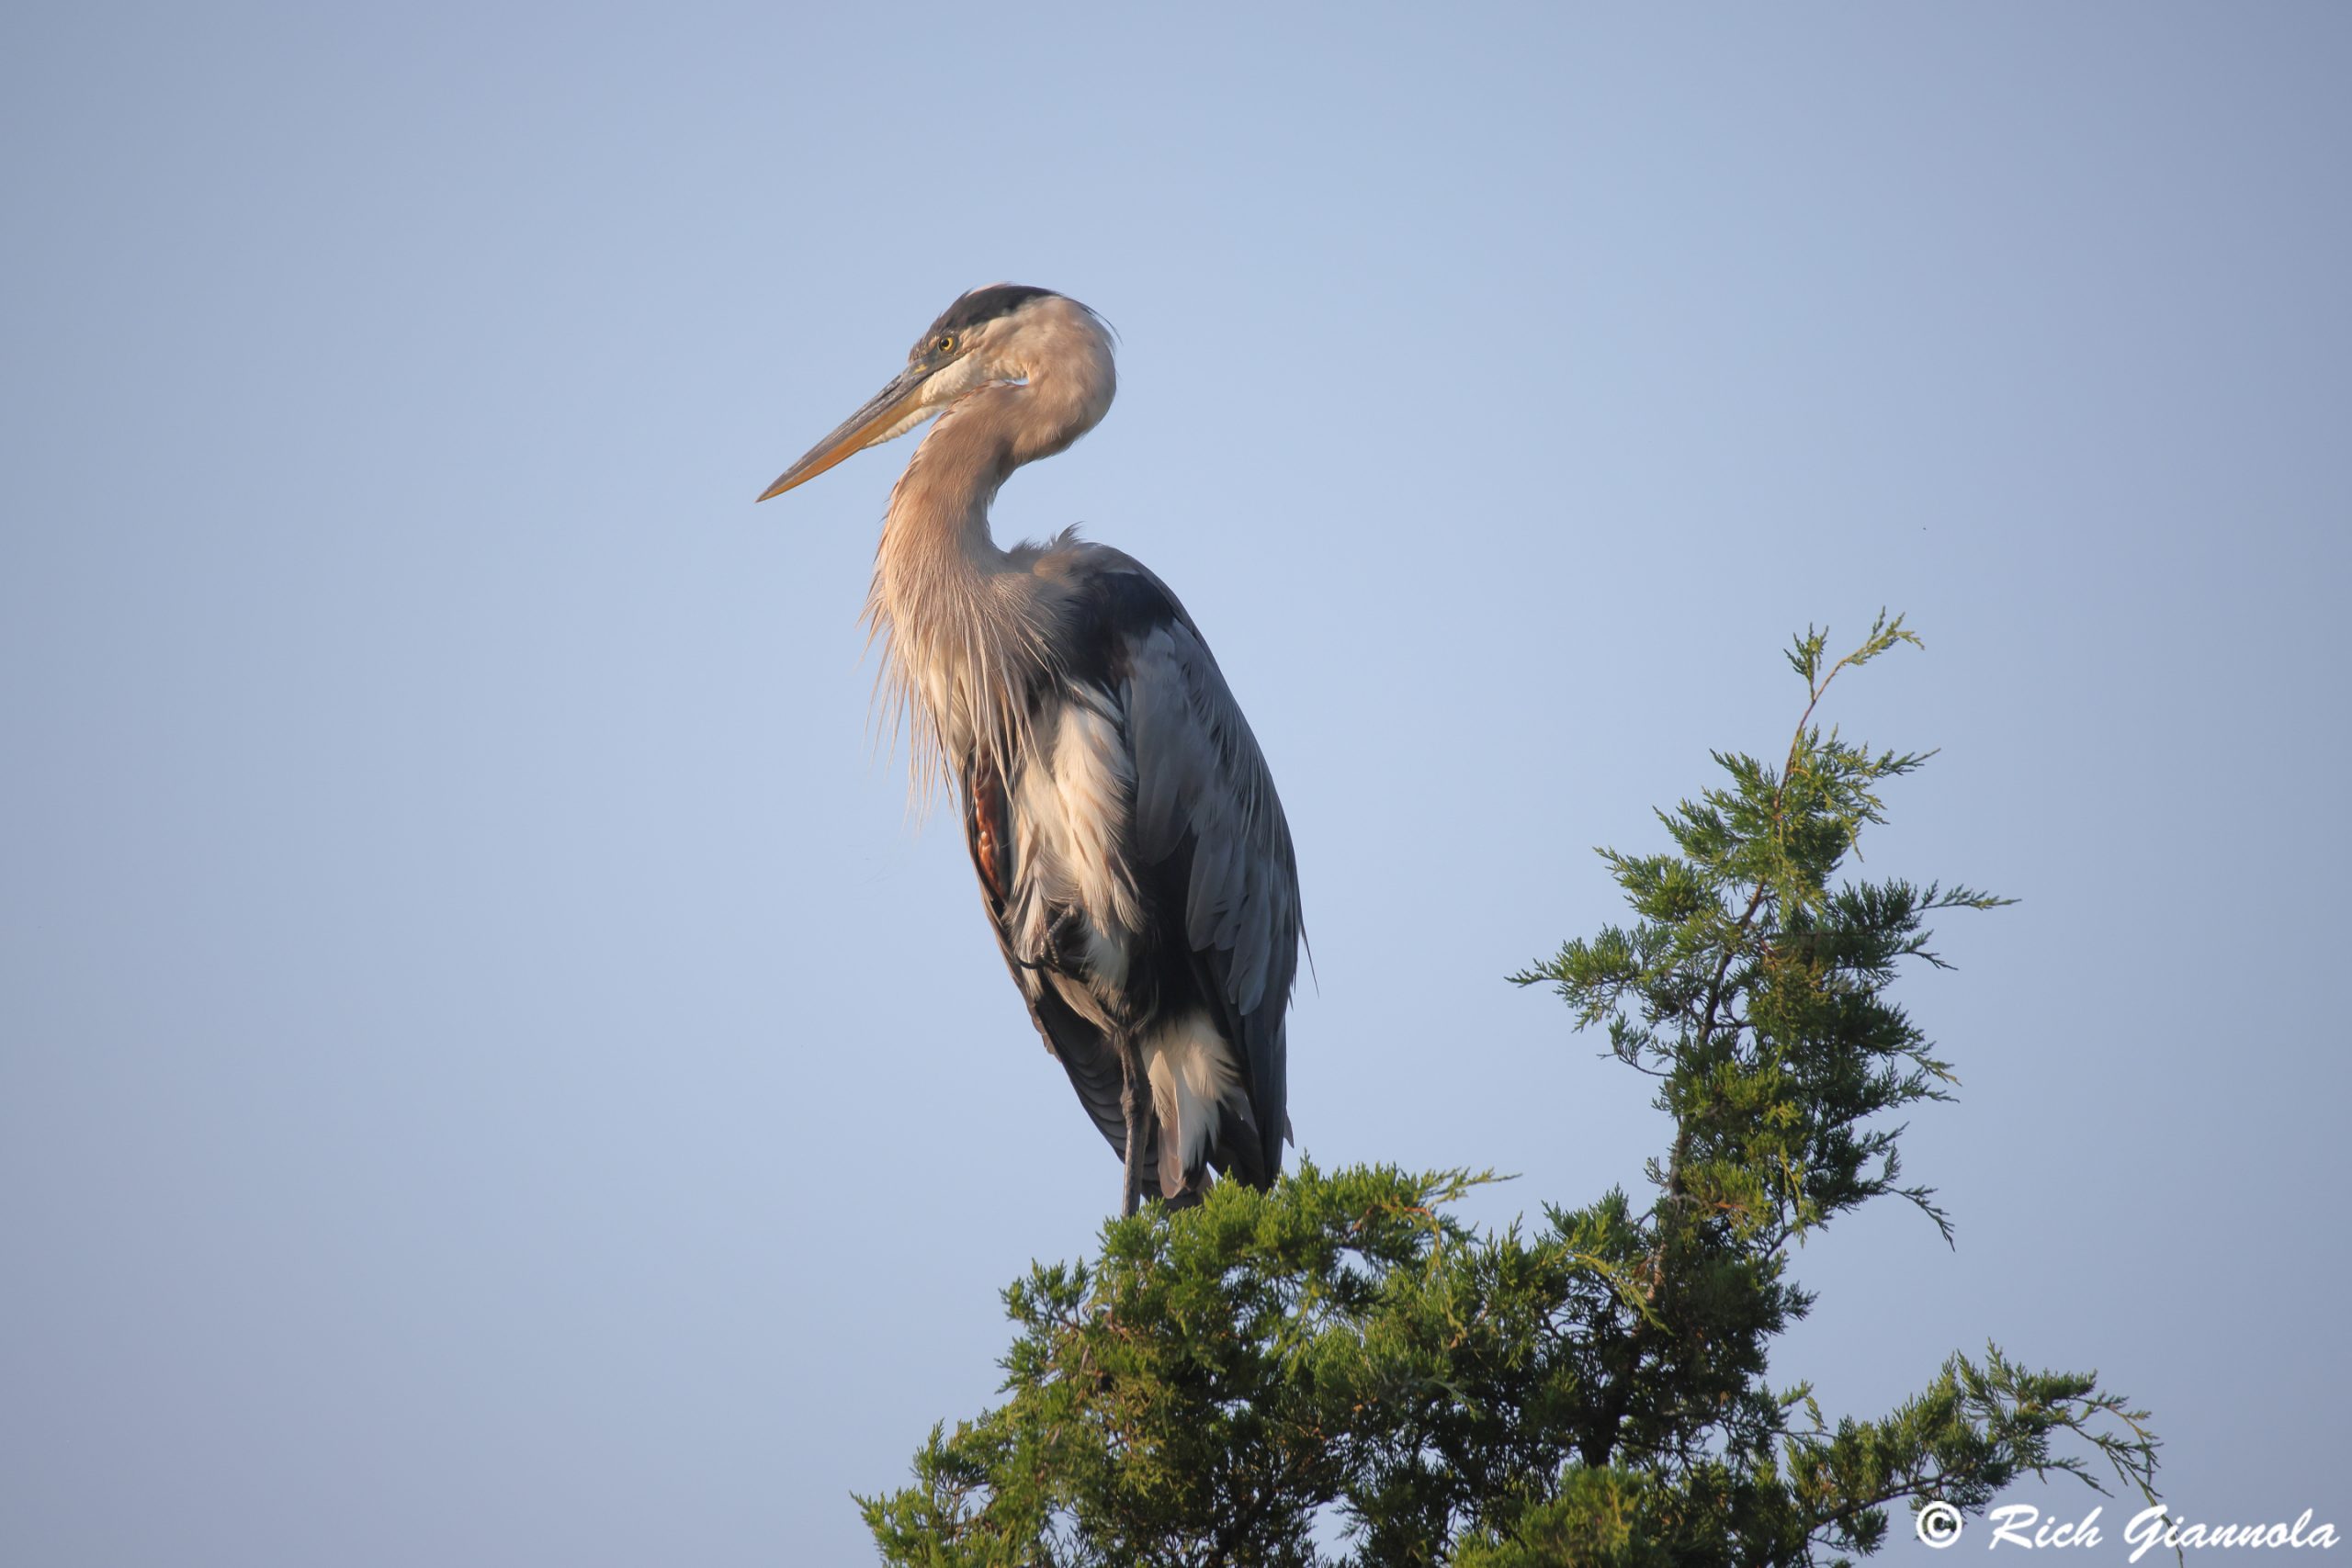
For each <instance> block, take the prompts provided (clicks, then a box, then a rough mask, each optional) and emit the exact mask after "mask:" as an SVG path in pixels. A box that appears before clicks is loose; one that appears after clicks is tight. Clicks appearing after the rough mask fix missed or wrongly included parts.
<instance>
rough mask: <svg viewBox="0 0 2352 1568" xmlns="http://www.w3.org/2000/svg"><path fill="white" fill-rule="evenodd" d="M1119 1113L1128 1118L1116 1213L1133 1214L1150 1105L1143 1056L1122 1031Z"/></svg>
mask: <svg viewBox="0 0 2352 1568" xmlns="http://www.w3.org/2000/svg"><path fill="white" fill-rule="evenodd" d="M1119 1078H1120V1083H1119V1109H1120V1110H1121V1111H1125V1113H1126V1118H1127V1161H1126V1170H1125V1174H1124V1176H1123V1178H1122V1179H1121V1183H1120V1188H1119V1213H1122V1214H1132V1213H1135V1212H1136V1210H1137V1209H1139V1208H1141V1207H1142V1206H1143V1145H1144V1135H1145V1132H1146V1121H1147V1117H1148V1111H1149V1107H1150V1104H1151V1101H1150V1099H1149V1093H1150V1090H1149V1087H1148V1085H1147V1084H1146V1082H1145V1080H1144V1076H1143V1053H1142V1052H1141V1051H1140V1050H1137V1049H1136V1042H1135V1036H1133V1035H1132V1034H1129V1033H1127V1032H1125V1031H1124V1030H1122V1031H1121V1032H1120V1034H1119Z"/></svg>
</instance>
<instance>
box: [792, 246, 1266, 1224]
mask: <svg viewBox="0 0 2352 1568" xmlns="http://www.w3.org/2000/svg"><path fill="white" fill-rule="evenodd" d="M1114 379H1115V378H1114V374H1113V370H1112V363H1111V334H1110V332H1109V331H1108V329H1107V328H1106V327H1105V326H1104V325H1103V321H1102V319H1101V318H1100V317H1098V316H1096V315H1095V314H1094V312H1093V311H1091V310H1088V309H1087V308H1086V307H1085V306H1083V305H1081V304H1080V303H1079V302H1078V301H1077V300H1075V299H1069V298H1067V297H1065V296H1063V295H1060V294H1057V293H1054V292H1053V291H1052V290H1050V289H1045V288H1023V287H1021V286H1018V285H1014V284H994V285H991V286H989V287H988V288H976V289H973V290H972V291H971V292H970V293H968V294H966V295H965V296H963V297H962V298H961V299H957V300H956V302H955V303H954V304H952V305H950V306H949V307H948V308H947V309H946V310H944V312H942V313H941V315H940V317H939V319H938V320H937V321H933V322H932V323H931V326H930V328H929V330H927V331H926V332H925V333H923V335H922V340H921V341H920V342H918V343H917V344H915V346H914V348H913V350H912V352H910V354H909V355H907V367H906V368H905V369H904V370H902V371H900V372H899V374H898V375H897V376H896V377H894V378H892V379H891V381H890V384H889V385H888V386H887V387H885V388H883V389H882V390H881V391H879V392H877V393H876V394H875V396H874V397H873V399H872V400H870V401H868V402H867V403H866V405H865V407H864V408H861V409H859V410H858V411H857V412H855V413H854V414H852V415H850V416H849V418H848V419H847V420H845V421H843V422H842V425H841V428H839V429H838V430H835V431H834V432H833V433H832V434H831V435H828V436H826V437H825V438H824V439H823V440H822V441H820V442H819V443H817V445H816V446H814V447H812V448H811V449H810V450H809V455H808V456H807V457H803V458H801V459H800V461H798V462H797V463H795V464H794V465H792V467H791V468H786V470H785V471H784V473H783V475H782V476H781V477H780V478H778V479H777V480H776V481H775V483H774V484H772V485H770V486H769V487H768V488H767V491H766V492H765V494H763V495H762V496H761V497H760V499H761V500H762V501H765V500H767V499H768V497H769V496H775V495H781V494H782V493H784V492H785V491H788V490H790V489H791V488H792V487H793V486H795V485H797V484H799V483H801V482H803V481H804V480H807V479H813V478H815V477H816V476H817V475H819V474H820V473H823V472H824V471H825V470H826V469H827V468H831V467H832V466H833V465H834V464H836V463H838V462H840V461H842V459H843V458H844V457H848V456H850V454H852V453H854V452H857V451H860V450H863V449H864V448H865V447H868V446H876V445H877V444H879V443H881V442H884V441H888V440H889V439H891V438H892V437H894V436H898V435H902V434H906V433H907V432H908V431H910V430H912V429H913V428H915V426H917V425H919V424H921V423H922V422H923V421H924V420H926V419H929V418H931V417H932V416H933V415H934V414H935V415H937V416H939V423H937V424H935V425H933V427H932V431H931V434H929V435H927V436H925V437H924V438H923V441H922V445H921V446H918V447H916V448H915V454H914V457H913V458H912V459H911V460H910V461H909V462H908V464H907V469H906V472H905V473H903V474H901V475H899V482H898V484H897V485H896V486H895V487H893V488H892V490H891V491H890V508H889V513H888V518H887V520H886V521H885V522H884V524H883V526H882V545H881V548H880V549H879V550H878V551H877V552H876V556H875V563H874V585H873V588H872V591H871V592H869V593H868V595H867V597H866V602H865V614H866V618H867V621H868V623H869V624H870V625H871V626H872V627H873V629H874V630H875V632H876V634H877V635H878V636H879V637H880V639H881V642H882V646H883V649H884V658H885V680H886V682H888V686H889V688H890V689H891V690H893V691H894V692H895V694H896V695H897V697H898V698H899V703H900V705H902V707H903V708H904V709H905V711H906V712H907V713H908V715H909V716H910V721H911V724H910V728H911V729H912V731H913V737H912V739H913V752H914V766H915V769H916V773H917V783H918V786H919V787H921V786H922V785H923V784H927V783H928V782H930V780H932V779H933V778H935V777H936V776H937V775H938V773H940V772H942V771H944V773H946V775H947V776H948V777H949V778H951V779H952V780H953V781H954V783H955V785H956V794H957V796H958V798H959V801H960V804H961V805H962V807H963V811H964V829H965V836H966V838H967V840H968V842H969V844H970V847H971V852H972V865H973V867H974V869H976V870H977V871H978V873H979V877H980V893H981V896H982V897H983V898H984V899H985V901H986V903H987V905H988V912H989V920H990V921H991V922H992V923H993V924H994V926H995V928H996V935H997V941H998V942H999V944H1000V945H1001V947H1002V948H1003V951H1004V959H1005V963H1006V964H1008V965H1009V966H1010V967H1011V968H1012V978H1013V981H1014V983H1015V984H1017V985H1019V986H1020V987H1021V994H1022V995H1023V997H1024V998H1027V1000H1028V1003H1029V1016H1030V1017H1031V1018H1032V1019H1033V1020H1034V1021H1035V1022H1036V1025H1037V1031H1038V1032H1039V1033H1041V1034H1042V1035H1044V1036H1045V1040H1046V1049H1047V1050H1048V1051H1050V1052H1052V1053H1053V1054H1054V1055H1055V1056H1057V1057H1058V1058H1059V1059H1060V1061H1061V1064H1062V1066H1064V1067H1065V1068H1067V1069H1068V1070H1069V1080H1070V1083H1071V1084H1072V1085H1073V1086H1074V1087H1075V1088H1076V1089H1077V1090H1078V1097H1079V1099H1080V1100H1081V1101H1083V1102H1084V1103H1085V1106H1086V1109H1087V1111H1088V1112H1089V1113H1090V1114H1091V1115H1092V1116H1093V1118H1094V1123H1095V1125H1096V1126H1097V1127H1099V1128H1100V1129H1101V1130H1102V1133H1103V1137H1105V1138H1107V1139H1108V1140H1109V1141H1110V1144H1111V1146H1112V1148H1114V1150H1116V1151H1117V1152H1118V1154H1119V1156H1120V1158H1121V1161H1122V1163H1123V1164H1124V1166H1125V1179H1124V1181H1123V1183H1122V1187H1121V1195H1120V1206H1121V1209H1122V1211H1123V1212H1124V1213H1135V1212H1136V1205H1137V1203H1138V1202H1139V1201H1140V1200H1141V1198H1142V1197H1143V1196H1144V1195H1146V1194H1149V1195H1152V1196H1155V1197H1159V1198H1162V1199H1164V1200H1166V1201H1169V1202H1170V1203H1175V1204H1181V1203H1188V1202H1194V1201H1198V1200H1199V1196H1200V1194H1201V1193H1202V1192H1203V1191H1204V1190H1206V1188H1207V1186H1208V1184H1209V1181H1210V1180H1211V1178H1210V1177H1209V1175H1208V1170H1207V1168H1208V1167H1210V1166H1214V1167H1216V1168H1217V1169H1218V1170H1220V1171H1222V1172H1224V1173H1225V1174H1227V1175H1228V1176H1231V1177H1235V1178H1238V1179H1240V1180H1243V1181H1247V1182H1250V1183H1251V1184H1253V1185H1255V1186H1260V1187H1263V1186H1267V1185H1269V1184H1271V1183H1272V1180H1273V1179H1274V1177H1275V1176H1276V1175H1277V1174H1278V1173H1279V1172H1280V1171H1281V1169H1282V1145H1283V1142H1284V1140H1286V1139H1287V1138H1288V1137H1289V1136H1290V1122H1289V1117H1288V1115H1287V1113H1286V1111H1285V1110H1284V1088H1283V1066H1284V1063H1283V1055H1284V1046H1283V1014H1284V1012H1285V1010H1287V1009H1288V1007H1289V1005H1290V992H1291V982H1292V979H1293V977H1294V976H1295V974H1296V972H1297V967H1298V945H1299V908H1298V867H1297V863H1296V862H1295V859H1294V858H1293V856H1292V852H1291V841H1290V826H1289V824H1288V823H1287V822H1285V821H1284V820H1283V807H1282V802H1281V801H1280V800H1279V799H1278V798H1276V796H1275V795H1274V781H1273V778H1272V775H1271V774H1270V773H1268V772H1267V770H1266V761H1265V758H1264V757H1263V756H1262V755H1261V754H1260V752H1259V750H1258V742H1257V740H1256V739H1255V738H1254V737H1252V736H1251V735H1250V725H1249V722H1248V721H1247V720H1245V719H1244V718H1243V717H1242V716H1241V709H1240V707H1239V706H1238V705H1237V704H1236V703H1235V702H1234V700H1233V694H1232V693H1231V692H1230V691H1228V690H1227V689H1226V684H1225V677H1224V675H1223V674H1222V673H1220V672H1219V671H1218V670H1217V666H1216V660H1215V659H1214V658H1212V657H1210V654H1209V649H1208V644H1207V642H1206V641H1205V640H1204V638H1203V637H1202V636H1201V633H1200V628H1199V627H1197V626H1194V625H1193V618H1192V617H1191V616H1190V615H1186V614H1185V613H1184V607H1183V605H1182V604H1179V603H1177V600H1176V596H1175V595H1174V594H1173V593H1171V592H1169V591H1168V587H1167V584H1165V583H1163V582H1161V581H1159V578H1157V577H1155V576H1153V575H1152V574H1151V573H1150V572H1149V571H1148V570H1145V569H1144V568H1143V567H1142V566H1141V565H1140V564H1139V563H1137V562H1136V560H1135V559H1134V558H1132V557H1129V556H1126V555H1125V554H1122V553H1121V552H1120V551H1117V550H1114V549H1112V548H1110V547H1108V546H1105V545H1097V544H1091V543H1089V542H1087V541H1086V540H1083V539H1080V537H1079V536H1078V531H1077V530H1076V529H1075V528H1073V529H1069V530H1068V531H1066V532H1064V533H1063V534H1061V535H1060V536H1057V537H1056V538H1054V539H1052V540H1050V541H1048V542H1047V543H1046V544H1042V545H1038V544H1023V545H1016V546H1015V547H1012V549H1010V550H1003V549H999V548H998V547H997V546H996V543H995V541H994V540H993V539H992V538H991V537H990V536H989V515H988V513H989V502H991V501H992V500H994V499H995V496H996V492H997V491H998V489H999V488H1000V487H1001V486H1002V485H1003V483H1004V481H1005V480H1006V479H1008V478H1010V477H1011V476H1012V471H1013V470H1014V469H1015V468H1019V467H1020V466H1021V465H1022V464H1023V463H1027V462H1033V461H1035V459H1037V458H1039V457H1051V456H1053V455H1054V454H1055V453H1057V452H1059V451H1062V450H1063V449H1065V448H1066V447H1068V446H1069V445H1070V443H1072V442H1074V441H1076V440H1077V439H1078V438H1079V437H1080V436H1081V435H1083V434H1086V433H1087V432H1088V431H1090V430H1091V429H1093V428H1094V426H1095V424H1096V423H1099V422H1100V421H1101V420H1102V418H1103V413H1104V412H1106V411H1108V410H1109V408H1110V406H1111V396H1112V392H1113V389H1114Z"/></svg>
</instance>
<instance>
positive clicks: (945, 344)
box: [931, 337, 956, 354]
mask: <svg viewBox="0 0 2352 1568" xmlns="http://www.w3.org/2000/svg"><path fill="white" fill-rule="evenodd" d="M931 346H932V347H933V348H935V349H937V350H939V352H940V353H942V354H953V353H955V352H956V340H955V339H954V338H952V337H944V338H941V339H940V340H939V341H938V342H937V343H935V344H932V345H931Z"/></svg>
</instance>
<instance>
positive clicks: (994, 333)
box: [760, 283, 1113, 501]
mask: <svg viewBox="0 0 2352 1568" xmlns="http://www.w3.org/2000/svg"><path fill="white" fill-rule="evenodd" d="M1046 381H1050V382H1052V383H1055V384H1056V390H1057V392H1059V393H1060V394H1061V396H1060V397H1058V398H1057V399H1056V400H1055V402H1056V404H1057V406H1056V408H1055V409H1053V410H1051V411H1042V410H1041V411H1040V412H1046V413H1048V419H1047V420H1046V421H1041V422H1040V424H1039V428H1038V429H1037V431H1036V432H1035V434H1036V437H1037V439H1036V440H1035V443H1034V444H1033V445H1032V446H1030V447H1029V448H1028V449H1025V450H1023V452H1022V453H1021V454H1020V456H1019V457H1018V458H1017V459H1016V460H1017V461H1022V462H1025V461H1027V460H1029V459H1030V458H1032V457H1043V456H1045V455H1046V453H1048V452H1057V451H1059V450H1060V449H1061V448H1062V447H1064V446H1069V444H1070V443H1071V442H1072V441H1075V440H1077V439H1078V438H1079V436H1080V435H1082V434H1085V433H1086V432H1087V431H1088V430H1090V429H1091V428H1092V427H1093V425H1094V423H1095V422H1096V421H1097V420H1099V419H1101V418H1102V417H1103V411H1104V410H1106V409H1108V408H1109V407H1110V406H1111V392H1112V387H1113V375H1112V369H1111V333H1110V329H1109V328H1108V327H1107V326H1106V325H1104V323H1103V319H1102V318H1101V317H1100V316H1097V315H1096V314H1095V313H1094V312H1093V311H1091V310H1088V309H1087V308H1086V307H1085V306H1083V305H1081V304H1080V303H1079V302H1078V301H1077V300H1075V299H1070V298H1069V296H1067V295H1063V294H1057V293H1055V292H1054V291H1053V290H1052V289H1050V288H1029V287H1028V286H1027V285H1025V284H1019V283H991V284H989V286H988V287H987V288H975V289H973V290H972V291H971V292H970V293H968V294H966V295H964V296H963V297H962V298H961V299H957V300H956V302H955V303H954V304H953V305H950V306H948V307H947V309H946V310H942V311H941V312H940V313H939V319H938V320H936V321H933V322H932V323H931V325H930V326H929V327H928V328H926V329H925V330H924V332H923V334H922V337H921V338H919V339H917V340H916V342H915V345H914V347H913V348H911V349H910V350H909V351H908V353H907V367H906V368H905V369H904V370H901V371H899V374H898V375H896V376H894V377H892V378H891V379H890V384H889V385H888V386H887V387H884V388H883V389H881V390H880V391H878V392H876V393H875V394H874V396H873V397H872V398H870V399H868V400H867V401H866V404H865V407H864V408H861V409H859V410H858V411H857V412H855V413H854V414H852V415H850V416H849V418H847V419H845V420H843V421H842V423H841V425H840V427H839V428H838V429H836V430H835V431H834V432H833V433H832V434H831V435H828V436H826V437H825V438H824V439H823V440H822V441H820V442H818V443H817V445H816V446H812V447H810V448H809V455H808V456H807V457H803V458H801V459H800V461H798V462H797V463H795V464H793V465H792V467H790V468H786V470H785V471H784V472H783V473H782V474H780V475H779V476H777V478H776V481H775V483H774V484H772V485H770V486H768V488H767V490H766V491H764V492H763V493H762V494H761V496H760V499H761V500H762V501H765V500H767V499H768V498H769V497H770V496H776V495H782V494H783V493H784V492H785V491H788V490H790V489H791V488H792V487H793V486H795V485H797V484H800V483H802V482H803V481H804V480H808V479H815V478H816V477H817V476H818V475H819V474H821V473H823V472H824V471H825V470H826V469H827V468H831V467H832V466H833V465H834V464H836V463H838V462H840V461H841V460H842V458H844V457H848V456H849V455H850V454H852V453H853V452H862V451H864V450H865V448H866V447H868V446H880V445H881V444H882V443H883V442H885V441H888V440H890V439H892V438H893V437H895V436H899V435H904V434H906V433H907V432H908V431H910V430H912V429H914V428H915V426H917V425H919V424H921V423H922V422H923V421H925V420H927V419H929V418H931V417H932V416H933V414H937V413H944V412H946V411H947V410H948V409H949V408H950V407H952V406H953V405H954V404H955V403H956V402H957V401H958V400H961V399H964V398H967V397H969V396H971V395H972V394H973V393H975V392H978V391H979V390H981V389H985V388H989V387H997V386H1005V385H1023V386H1025V385H1029V384H1031V383H1033V382H1046Z"/></svg>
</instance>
